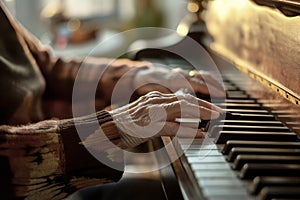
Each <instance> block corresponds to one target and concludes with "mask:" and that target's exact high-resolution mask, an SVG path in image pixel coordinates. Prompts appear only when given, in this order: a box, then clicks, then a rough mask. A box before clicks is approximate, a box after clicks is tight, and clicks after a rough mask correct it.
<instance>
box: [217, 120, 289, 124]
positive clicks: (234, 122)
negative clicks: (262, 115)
mask: <svg viewBox="0 0 300 200" xmlns="http://www.w3.org/2000/svg"><path fill="white" fill-rule="evenodd" d="M215 124H216V125H218V124H224V125H245V126H253V125H256V126H284V124H283V123H282V122H280V121H257V120H243V121H242V120H227V119H226V120H220V121H217V122H216V123H215Z"/></svg>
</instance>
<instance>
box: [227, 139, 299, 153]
mask: <svg viewBox="0 0 300 200" xmlns="http://www.w3.org/2000/svg"><path fill="white" fill-rule="evenodd" d="M234 147H249V148H250V147H254V148H255V147H262V148H286V149H288V148H300V142H283V141H280V142H275V141H242V140H229V141H227V142H226V144H225V145H224V147H223V149H222V153H223V154H224V155H228V154H229V152H230V151H231V149H232V148H234Z"/></svg>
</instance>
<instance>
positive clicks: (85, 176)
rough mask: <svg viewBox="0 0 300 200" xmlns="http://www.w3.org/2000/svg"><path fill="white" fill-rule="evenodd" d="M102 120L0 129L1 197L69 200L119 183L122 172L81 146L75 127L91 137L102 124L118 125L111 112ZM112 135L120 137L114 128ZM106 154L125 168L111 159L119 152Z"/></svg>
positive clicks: (104, 152) (102, 115)
mask: <svg viewBox="0 0 300 200" xmlns="http://www.w3.org/2000/svg"><path fill="white" fill-rule="evenodd" d="M97 119H99V122H98V121H97V120H96V121H93V120H92V119H91V117H90V116H86V117H82V118H78V119H72V120H63V121H57V120H48V121H42V122H39V123H36V124H29V125H25V126H18V127H16V126H5V125H3V126H0V168H1V170H0V177H1V181H0V196H1V197H2V198H4V199H14V198H28V199H63V198H65V197H66V196H68V195H69V194H71V193H73V192H75V191H77V190H78V189H81V188H83V187H87V186H91V185H99V184H104V183H108V182H112V181H118V180H119V179H120V178H121V176H122V173H123V172H122V171H117V170H115V169H113V168H110V167H108V166H107V165H105V164H102V163H101V162H99V161H98V160H96V159H95V158H94V157H93V156H92V155H91V154H90V153H89V152H88V151H87V150H86V149H85V148H84V146H83V145H81V144H80V143H81V140H80V139H79V137H78V134H77V132H76V128H75V124H77V123H78V125H79V127H81V128H84V130H85V132H86V134H87V135H88V134H90V133H93V132H95V131H96V130H97V129H99V124H100V127H101V126H102V125H104V124H107V123H110V122H112V121H111V117H110V115H109V114H108V113H107V112H106V111H100V112H98V113H97ZM96 124H97V125H96ZM112 133H114V134H116V132H114V130H112ZM107 135H110V134H109V133H107ZM115 137H118V135H115ZM98 145H100V146H101V144H98ZM101 150H102V152H99V153H101V154H102V155H103V156H105V157H106V159H107V160H111V162H114V163H117V164H118V166H123V161H122V159H120V157H119V159H118V161H116V160H112V159H111V158H113V154H116V151H112V149H105V148H102V149H101ZM112 152H113V153H112ZM121 153H122V152H121ZM118 155H120V152H118Z"/></svg>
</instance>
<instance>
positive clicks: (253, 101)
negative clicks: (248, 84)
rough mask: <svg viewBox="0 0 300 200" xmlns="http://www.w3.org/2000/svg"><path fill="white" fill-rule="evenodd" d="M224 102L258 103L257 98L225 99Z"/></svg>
mask: <svg viewBox="0 0 300 200" xmlns="http://www.w3.org/2000/svg"><path fill="white" fill-rule="evenodd" d="M224 103H235V104H249V103H256V100H255V99H251V98H249V99H225V100H224Z"/></svg>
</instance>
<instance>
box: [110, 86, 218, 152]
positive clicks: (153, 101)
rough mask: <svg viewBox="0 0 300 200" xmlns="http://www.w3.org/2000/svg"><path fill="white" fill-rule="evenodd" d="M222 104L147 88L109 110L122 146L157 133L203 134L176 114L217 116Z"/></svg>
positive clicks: (165, 134) (132, 143)
mask: <svg viewBox="0 0 300 200" xmlns="http://www.w3.org/2000/svg"><path fill="white" fill-rule="evenodd" d="M221 112H223V111H222V109H221V108H219V107H217V106H215V105H213V104H211V103H209V102H206V101H204V100H200V99H198V98H196V97H194V96H192V95H190V94H184V95H175V94H162V93H160V92H156V91H155V92H150V93H148V94H146V95H145V96H142V97H140V98H139V99H138V100H136V101H135V102H133V103H131V104H128V105H126V106H124V107H121V108H119V109H115V110H112V111H110V114H111V115H112V117H113V119H114V122H115V123H116V126H117V127H118V129H119V133H120V136H121V140H122V143H123V145H124V147H125V148H128V147H134V146H137V145H139V144H141V143H143V142H145V141H147V140H149V139H151V138H154V137H158V136H178V137H192V138H193V137H202V136H203V135H204V134H205V133H204V132H202V131H201V130H199V129H198V124H194V126H187V125H184V124H180V123H177V122H175V119H176V118H197V119H204V120H210V119H216V118H218V117H219V115H220V113H221Z"/></svg>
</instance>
